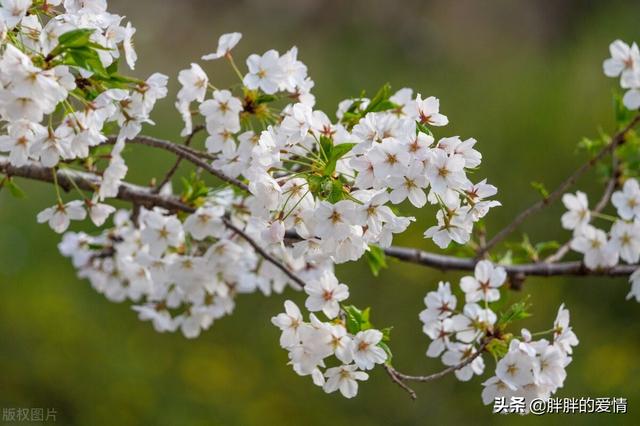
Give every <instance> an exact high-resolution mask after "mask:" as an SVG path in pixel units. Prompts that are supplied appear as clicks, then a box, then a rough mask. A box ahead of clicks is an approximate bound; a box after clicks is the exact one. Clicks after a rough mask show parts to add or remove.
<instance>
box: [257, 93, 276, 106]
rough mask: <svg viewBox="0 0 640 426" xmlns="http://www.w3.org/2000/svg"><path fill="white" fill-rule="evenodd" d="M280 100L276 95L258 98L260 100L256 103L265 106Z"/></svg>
mask: <svg viewBox="0 0 640 426" xmlns="http://www.w3.org/2000/svg"><path fill="white" fill-rule="evenodd" d="M276 100H278V97H277V96H274V95H266V94H265V95H260V96H258V98H257V99H256V103H257V104H265V103H269V102H273V101H276Z"/></svg>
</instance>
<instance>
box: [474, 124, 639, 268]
mask: <svg viewBox="0 0 640 426" xmlns="http://www.w3.org/2000/svg"><path fill="white" fill-rule="evenodd" d="M638 122H640V115H637V116H635V117H634V119H633V120H631V122H630V123H629V124H628V125H627V126H626V127H625V128H624V129H622V130H621V131H619V132H618V133H616V134H615V135H614V136H613V138H611V142H610V143H608V144H607V145H606V146H605V147H604V148H602V149H601V150H600V152H598V153H597V154H596V155H595V157H593V158H591V159H590V160H589V161H588V162H586V163H584V164H583V165H582V166H580V167H579V168H578V169H577V170H576V171H574V172H573V173H572V174H571V175H569V177H567V178H566V179H565V180H564V181H563V182H562V183H561V184H560V185H559V186H558V187H557V188H556V189H555V190H554V191H553V192H552V193H551V194H549V195H548V196H547V197H545V198H544V199H542V200H540V201H538V202H536V203H535V204H533V205H531V206H530V207H529V208H527V209H525V210H523V211H522V212H520V214H518V216H516V218H515V219H514V220H513V222H511V223H510V224H509V225H507V226H506V227H504V228H503V229H502V230H501V231H500V232H498V233H497V234H496V235H495V236H494V237H493V238H492V239H491V240H489V242H488V243H487V244H486V245H485V246H484V247H482V248H481V249H480V250H479V251H478V257H482V256H483V255H484V254H485V253H487V252H488V251H489V250H491V249H492V248H493V247H495V246H496V245H497V244H498V243H499V242H501V241H502V240H504V239H505V238H506V237H507V236H508V235H509V234H511V233H512V232H513V231H515V230H516V229H517V228H518V227H519V226H520V225H521V224H522V222H524V221H525V220H526V219H527V218H528V217H529V216H531V215H532V214H534V213H537V212H538V211H540V210H542V209H544V208H545V207H546V206H548V205H550V204H552V203H553V202H555V201H556V200H557V199H558V198H560V197H561V196H562V194H564V193H565V192H566V191H567V190H568V189H569V188H570V187H571V186H572V185H573V184H574V183H575V182H576V181H577V180H578V179H579V178H580V177H581V176H582V175H583V174H585V173H586V172H587V171H589V170H590V169H591V168H592V167H594V166H595V165H596V164H597V163H598V162H599V161H600V160H602V158H604V157H605V156H606V155H607V154H608V153H609V152H611V151H612V150H613V149H614V148H616V147H617V146H618V145H620V144H621V143H622V142H624V137H625V135H626V134H627V132H628V131H629V130H631V129H632V128H633V127H635V126H636V124H638Z"/></svg>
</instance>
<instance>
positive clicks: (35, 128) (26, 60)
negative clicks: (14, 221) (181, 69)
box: [0, 0, 167, 232]
mask: <svg viewBox="0 0 640 426" xmlns="http://www.w3.org/2000/svg"><path fill="white" fill-rule="evenodd" d="M62 3H63V4H62ZM61 4H62V6H63V7H62V9H60V8H57V7H56V6H60V5H61ZM122 21H123V17H121V16H118V15H114V14H111V13H109V12H107V5H106V2H105V1H104V0H93V1H77V0H66V1H64V2H62V1H61V0H57V1H51V0H47V1H27V0H8V1H3V2H2V7H1V8H0V43H1V45H2V51H1V57H0V118H1V120H2V121H3V124H4V126H5V127H6V129H7V133H6V134H5V135H2V136H0V152H5V153H8V158H9V161H10V162H11V164H12V165H14V166H23V165H26V164H28V163H29V162H35V163H37V164H41V165H43V166H45V167H55V166H61V167H62V166H63V165H66V163H69V162H71V161H73V160H78V159H88V158H89V157H90V156H91V154H90V150H91V149H92V148H94V147H97V146H99V145H101V144H104V143H105V142H106V141H107V137H106V136H105V134H104V129H105V126H111V128H112V129H113V126H114V125H115V126H117V127H118V128H119V131H118V133H119V136H118V143H117V144H116V145H115V146H114V147H113V149H111V150H110V152H108V151H107V152H103V153H102V155H103V156H104V157H105V158H107V159H108V163H107V164H106V166H105V167H104V168H103V170H102V171H101V172H102V182H101V184H100V185H99V188H97V189H96V191H95V194H94V196H93V197H91V198H89V197H85V199H84V206H85V208H86V211H84V210H83V208H82V204H83V202H82V201H71V202H69V203H66V204H65V203H63V202H62V200H61V198H60V197H59V196H58V200H57V204H56V205H55V206H54V207H52V208H49V209H47V210H45V211H43V212H42V213H41V214H40V215H39V217H38V221H40V222H45V221H48V222H49V223H50V225H51V227H52V228H53V229H54V230H55V231H56V232H63V231H64V230H66V228H67V227H68V224H69V220H71V219H73V220H82V219H84V218H85V217H86V216H87V212H88V213H89V216H90V218H91V219H92V221H93V222H94V224H95V225H96V226H100V225H102V224H103V223H104V221H105V220H106V218H107V216H108V215H109V214H110V213H112V212H113V211H114V209H113V208H112V207H109V206H105V205H103V204H100V201H102V200H104V199H105V198H108V197H114V196H116V194H117V192H118V186H119V184H120V182H121V180H122V179H123V178H124V176H125V174H126V172H127V166H126V164H125V162H124V160H123V158H122V156H121V153H122V150H123V148H124V142H125V140H127V139H132V138H134V137H135V136H137V135H138V133H139V132H140V130H141V126H142V124H143V123H151V120H150V119H149V114H150V112H151V110H152V109H153V107H154V105H155V102H156V100H158V99H160V98H163V97H165V96H166V93H167V90H166V84H167V77H166V76H164V75H162V74H154V75H152V76H151V77H149V79H148V80H147V81H139V80H135V79H131V78H127V77H124V76H121V75H120V74H118V73H117V67H118V61H119V59H120V57H121V55H122V56H124V58H125V61H126V63H127V64H128V65H129V67H130V68H132V69H133V67H134V65H135V62H136V59H137V56H136V52H135V50H134V49H133V44H132V36H133V34H134V33H135V29H134V28H133V27H132V26H131V23H127V24H126V26H125V25H122ZM96 163H97V162H93V164H92V167H93V169H94V170H98V168H99V166H100V165H99V164H96Z"/></svg>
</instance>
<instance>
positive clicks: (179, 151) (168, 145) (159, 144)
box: [108, 136, 249, 192]
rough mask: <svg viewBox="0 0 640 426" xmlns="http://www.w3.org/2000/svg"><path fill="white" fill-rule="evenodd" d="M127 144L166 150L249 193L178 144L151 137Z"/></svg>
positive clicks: (234, 180)
mask: <svg viewBox="0 0 640 426" xmlns="http://www.w3.org/2000/svg"><path fill="white" fill-rule="evenodd" d="M116 140H117V138H116V137H115V136H111V137H109V139H108V142H109V143H115V142H116ZM127 143H134V144H140V145H146V146H151V147H154V148H160V149H164V150H165V151H169V152H172V153H174V154H176V155H177V156H179V157H182V158H184V159H185V160H187V161H189V162H190V163H193V164H195V165H196V166H198V167H201V168H202V169H204V170H206V171H207V172H209V173H211V174H212V175H214V176H215V177H217V178H218V179H220V180H222V181H225V182H227V183H230V184H231V185H234V186H235V187H237V188H240V189H242V190H243V191H247V192H248V191H249V187H248V186H247V185H246V184H245V183H243V182H241V181H239V180H238V179H236V178H232V177H230V176H227V175H225V174H224V173H222V172H221V171H220V170H218V169H216V168H215V167H213V166H211V164H209V163H207V162H206V161H204V160H203V159H201V158H200V157H199V155H198V154H194V153H193V151H191V150H187V149H185V148H184V147H183V146H182V145H178V144H175V143H172V142H168V141H165V140H162V139H158V138H153V137H151V136H138V137H136V138H135V139H132V140H130V141H127Z"/></svg>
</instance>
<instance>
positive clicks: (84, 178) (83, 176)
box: [0, 156, 305, 287]
mask: <svg viewBox="0 0 640 426" xmlns="http://www.w3.org/2000/svg"><path fill="white" fill-rule="evenodd" d="M0 173H4V174H6V175H7V176H15V177H21V178H26V179H32V180H37V181H42V182H48V183H53V173H52V169H50V168H48V167H43V166H41V165H39V164H37V163H35V162H30V163H29V164H28V165H25V166H22V167H15V166H12V165H11V163H9V160H8V159H7V158H6V157H5V156H0ZM56 177H57V180H58V185H59V186H60V187H62V188H63V189H64V190H65V191H69V190H71V189H73V188H74V185H73V184H72V183H71V181H72V180H73V182H74V183H75V184H76V185H77V186H78V187H79V188H80V189H84V190H88V191H95V190H96V189H97V188H98V187H99V186H100V182H101V178H100V176H98V175H95V174H93V173H86V172H78V171H75V170H68V169H65V170H58V171H57V172H56ZM115 198H117V199H119V200H123V201H129V202H132V203H134V204H137V205H143V206H146V207H153V206H158V207H164V208H166V209H168V210H171V211H184V212H187V213H193V212H194V211H195V209H194V208H193V207H191V206H189V205H187V204H185V203H183V202H182V201H181V200H180V199H179V198H177V197H174V196H168V195H160V194H156V193H155V192H154V191H153V189H152V188H145V187H142V186H138V185H133V184H130V183H126V182H122V183H121V184H120V187H119V188H118V195H117V196H116V197H115ZM223 222H224V224H225V226H226V227H227V228H228V229H230V230H231V231H233V232H235V233H236V234H237V235H238V236H240V237H241V238H242V239H244V240H245V241H246V242H247V243H249V245H250V246H251V247H253V249H254V250H255V251H256V252H257V253H258V254H259V255H260V256H262V257H263V258H264V259H265V260H266V261H267V262H269V263H271V264H273V265H274V266H275V267H276V268H278V269H280V270H281V271H282V272H284V273H285V274H286V275H287V277H289V278H290V279H291V280H292V281H293V282H295V283H296V284H298V285H299V286H300V287H304V285H305V283H304V281H302V279H301V278H300V277H298V276H297V275H296V274H295V273H293V272H292V271H291V270H290V269H289V268H287V267H286V266H285V265H284V264H283V263H282V262H281V261H279V260H278V259H276V258H275V257H273V256H272V255H270V254H269V253H267V251H266V250H264V249H263V248H262V247H261V246H260V244H258V243H257V242H256V241H255V240H254V239H253V238H251V237H250V236H249V235H247V234H246V233H245V232H244V231H243V230H242V229H240V228H238V227H237V226H235V225H234V224H233V223H231V221H230V220H228V219H226V218H223Z"/></svg>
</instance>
